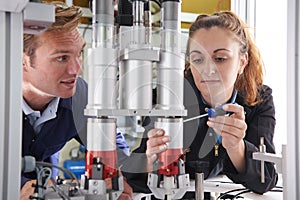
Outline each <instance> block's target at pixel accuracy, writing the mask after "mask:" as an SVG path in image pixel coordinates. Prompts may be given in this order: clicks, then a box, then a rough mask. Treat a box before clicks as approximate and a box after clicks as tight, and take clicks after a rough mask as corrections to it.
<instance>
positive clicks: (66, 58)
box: [56, 56, 68, 62]
mask: <svg viewBox="0 0 300 200" xmlns="http://www.w3.org/2000/svg"><path fill="white" fill-rule="evenodd" d="M56 60H57V61H58V62H64V61H67V60H68V56H59V57H57V58H56Z"/></svg>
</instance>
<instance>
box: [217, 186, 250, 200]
mask: <svg viewBox="0 0 300 200" xmlns="http://www.w3.org/2000/svg"><path fill="white" fill-rule="evenodd" d="M245 190H248V189H246V188H238V189H233V190H229V191H227V192H225V193H222V195H220V196H218V198H217V199H216V200H219V199H222V198H223V197H225V196H227V195H229V194H230V193H232V192H238V191H245Z"/></svg>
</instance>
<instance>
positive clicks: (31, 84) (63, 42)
mask: <svg viewBox="0 0 300 200" xmlns="http://www.w3.org/2000/svg"><path fill="white" fill-rule="evenodd" d="M38 43H39V44H40V45H39V46H38V48H37V49H36V51H35V57H34V60H33V61H31V62H30V58H29V57H28V56H27V55H25V54H24V56H23V89H25V91H26V90H30V93H31V94H37V95H40V96H48V97H61V98H68V97H71V96H72V95H73V94H74V93H75V89H76V80H77V78H78V75H80V74H81V72H82V69H81V64H82V55H81V54H82V50H83V48H84V45H85V42H84V40H83V38H82V36H81V34H80V33H79V31H78V30H77V29H75V30H72V31H57V32H49V33H44V34H42V35H40V36H39V38H38Z"/></svg>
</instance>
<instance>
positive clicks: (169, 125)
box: [154, 118, 183, 149]
mask: <svg viewBox="0 0 300 200" xmlns="http://www.w3.org/2000/svg"><path fill="white" fill-rule="evenodd" d="M154 127H155V128H160V129H163V130H164V131H165V135H168V136H170V138H171V141H170V142H168V144H167V148H168V149H182V148H183V120H182V118H158V119H157V121H156V122H155V124H154Z"/></svg>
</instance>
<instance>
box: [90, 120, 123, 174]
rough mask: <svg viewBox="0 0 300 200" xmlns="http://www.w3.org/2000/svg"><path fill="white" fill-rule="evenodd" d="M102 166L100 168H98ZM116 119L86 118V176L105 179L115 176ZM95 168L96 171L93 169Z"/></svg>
mask: <svg viewBox="0 0 300 200" xmlns="http://www.w3.org/2000/svg"><path fill="white" fill-rule="evenodd" d="M100 165H102V167H98V166H100ZM116 165H117V152H116V119H108V118H101V119H99V118H88V122H87V152H86V174H87V176H88V177H89V178H91V179H92V178H101V179H103V180H104V179H106V178H110V177H114V176H116V175H117V171H116V170H117V168H116ZM95 166H97V169H96V168H95Z"/></svg>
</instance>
